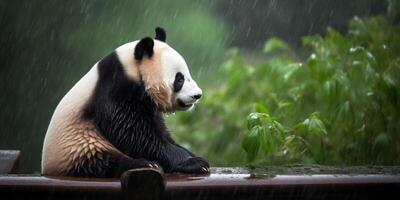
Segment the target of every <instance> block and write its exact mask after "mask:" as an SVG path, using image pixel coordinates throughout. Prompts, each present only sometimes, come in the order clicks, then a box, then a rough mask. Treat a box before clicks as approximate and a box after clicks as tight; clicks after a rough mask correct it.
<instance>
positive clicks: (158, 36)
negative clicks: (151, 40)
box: [155, 27, 167, 42]
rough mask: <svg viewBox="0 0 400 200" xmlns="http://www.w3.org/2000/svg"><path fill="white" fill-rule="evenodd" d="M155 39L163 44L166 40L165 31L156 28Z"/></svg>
mask: <svg viewBox="0 0 400 200" xmlns="http://www.w3.org/2000/svg"><path fill="white" fill-rule="evenodd" d="M155 39H156V40H160V41H163V42H165V40H166V39H167V34H166V33H165V30H164V29H163V28H161V27H157V28H156V37H155Z"/></svg>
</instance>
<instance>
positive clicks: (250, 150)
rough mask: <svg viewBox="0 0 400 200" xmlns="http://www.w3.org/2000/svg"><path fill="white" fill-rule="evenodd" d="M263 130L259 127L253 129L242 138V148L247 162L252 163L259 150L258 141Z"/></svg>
mask: <svg viewBox="0 0 400 200" xmlns="http://www.w3.org/2000/svg"><path fill="white" fill-rule="evenodd" d="M262 132H263V128H262V127H261V126H255V127H253V128H252V129H251V130H250V131H249V133H248V134H247V135H246V136H245V137H244V138H243V141H242V148H243V149H244V150H245V152H246V155H247V162H253V161H254V159H255V158H256V156H257V154H258V151H259V149H260V141H261V139H262V138H261V137H262Z"/></svg>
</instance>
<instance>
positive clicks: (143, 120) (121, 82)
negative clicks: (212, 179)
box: [83, 53, 208, 173]
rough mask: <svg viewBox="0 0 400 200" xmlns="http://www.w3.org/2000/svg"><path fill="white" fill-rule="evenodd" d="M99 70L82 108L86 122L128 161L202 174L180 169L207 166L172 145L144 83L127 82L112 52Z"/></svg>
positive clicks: (169, 169) (195, 169)
mask: <svg viewBox="0 0 400 200" xmlns="http://www.w3.org/2000/svg"><path fill="white" fill-rule="evenodd" d="M98 71H99V80H98V83H97V85H96V88H95V91H94V94H93V96H92V98H91V100H90V101H89V103H88V105H87V107H86V109H85V112H84V115H83V117H84V119H85V120H88V121H90V122H92V123H93V124H95V125H96V127H97V128H98V129H99V132H100V133H101V134H102V135H103V136H104V137H105V138H106V139H107V140H108V141H110V143H111V144H112V145H113V146H115V147H116V148H117V149H118V150H119V151H121V152H122V153H123V154H125V155H128V156H129V157H131V158H134V159H135V158H136V159H140V158H143V159H146V160H148V161H156V162H157V163H159V164H160V165H161V166H162V168H163V170H164V171H165V172H189V173H204V172H201V171H200V172H199V169H200V170H201V167H200V168H199V167H192V168H193V169H191V168H190V167H189V168H188V167H186V168H187V169H182V168H185V166H186V165H190V164H185V161H189V160H192V161H189V162H194V161H196V160H198V162H199V163H201V164H203V165H204V166H208V164H207V163H206V161H204V160H203V159H201V158H197V157H196V158H195V157H194V155H193V154H192V153H190V152H189V151H188V150H186V149H184V148H183V147H181V146H179V145H177V144H175V142H174V141H173V140H172V139H171V137H170V135H169V132H168V130H167V128H166V126H165V124H164V119H163V116H162V113H161V112H160V111H159V110H158V109H157V106H156V104H155V102H154V101H153V99H152V98H151V96H150V95H149V94H148V93H147V92H146V88H145V84H144V82H143V81H137V80H132V79H129V78H128V77H127V76H126V75H125V74H124V72H123V67H122V64H121V63H120V62H119V60H118V57H117V55H116V54H115V53H112V54H110V55H108V56H107V57H105V58H104V59H103V60H101V61H100V63H99V64H98ZM107 94H108V95H107ZM193 160H194V161H193Z"/></svg>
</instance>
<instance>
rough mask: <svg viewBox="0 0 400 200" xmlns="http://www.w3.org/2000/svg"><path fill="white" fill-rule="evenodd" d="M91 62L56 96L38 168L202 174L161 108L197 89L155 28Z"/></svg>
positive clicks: (186, 100)
mask: <svg viewBox="0 0 400 200" xmlns="http://www.w3.org/2000/svg"><path fill="white" fill-rule="evenodd" d="M155 32H156V36H155V39H152V38H150V37H145V38H143V39H141V40H139V41H134V42H131V43H127V44H124V45H122V46H120V47H118V48H117V49H116V50H115V51H113V52H112V53H110V54H109V55H107V56H106V57H104V58H103V59H101V60H100V61H99V62H97V63H96V64H95V65H94V66H93V67H92V68H91V69H90V70H89V72H88V73H87V74H86V75H84V76H83V77H82V78H81V79H80V80H79V81H78V82H77V83H76V84H75V85H74V86H73V87H72V89H71V90H70V91H69V92H68V93H67V94H66V95H65V96H64V97H63V98H62V100H61V101H60V103H59V104H58V106H57V107H56V109H55V111H54V114H53V116H52V118H51V121H50V124H49V127H48V130H47V132H46V136H45V139H44V144H43V152H42V163H41V165H42V171H41V172H42V174H43V175H47V176H80V177H119V176H120V175H121V174H122V173H123V172H124V171H126V170H128V169H135V168H161V169H162V170H163V171H164V172H166V173H192V174H208V173H209V171H210V170H209V164H208V162H207V161H206V160H205V159H203V158H201V157H197V156H195V155H194V154H193V153H191V152H190V151H188V150H187V149H185V148H184V147H182V146H180V145H178V144H176V143H175V142H174V140H173V139H172V138H171V137H170V134H169V132H168V130H167V128H166V125H165V124H164V119H163V113H165V112H175V111H177V110H183V111H184V110H189V109H191V108H192V107H193V106H194V104H195V103H196V102H197V101H198V100H199V99H200V97H201V96H202V90H201V89H200V88H199V87H198V85H197V84H196V82H195V81H194V80H193V79H192V77H191V75H190V73H189V70H188V67H187V65H186V62H185V60H184V59H183V58H182V56H181V55H180V54H179V53H178V52H176V51H175V50H174V49H173V48H171V47H170V46H169V45H168V44H166V43H165V40H166V33H165V31H164V29H162V28H159V27H158V28H156V30H155Z"/></svg>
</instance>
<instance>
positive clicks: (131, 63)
mask: <svg viewBox="0 0 400 200" xmlns="http://www.w3.org/2000/svg"><path fill="white" fill-rule="evenodd" d="M138 42H139V41H138V40H137V41H133V42H130V43H127V44H124V45H122V46H120V47H118V48H117V49H116V52H117V55H118V58H119V59H120V62H121V63H122V64H123V67H124V69H125V71H126V74H127V75H128V76H129V77H131V78H133V79H134V80H139V71H138V67H137V66H136V65H137V64H136V62H135V59H134V56H133V55H134V52H135V47H136V44H137V43H138ZM154 52H155V53H161V65H162V69H163V70H162V71H163V72H162V73H163V79H164V82H165V83H166V84H167V85H168V87H169V89H170V90H173V84H174V80H175V75H176V73H178V72H181V73H182V74H183V75H184V77H185V82H184V84H183V87H182V89H181V90H180V91H179V92H177V93H176V94H174V95H173V98H172V99H171V101H173V102H171V103H172V105H175V106H174V108H173V109H172V110H177V109H179V110H186V109H189V108H190V107H188V108H179V107H178V106H177V105H176V104H177V103H176V101H177V100H178V99H180V100H181V101H182V102H184V103H185V104H187V105H190V104H192V105H193V104H195V103H196V102H197V101H198V100H196V99H195V98H193V96H195V95H202V90H201V89H200V88H199V86H198V85H197V83H196V82H195V81H194V80H193V79H192V76H191V75H190V72H189V69H188V66H187V64H186V62H185V60H184V59H183V57H182V56H181V55H180V54H179V53H178V52H177V51H175V50H174V49H173V48H171V47H170V46H169V45H168V44H166V43H164V42H161V41H158V40H154Z"/></svg>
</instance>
